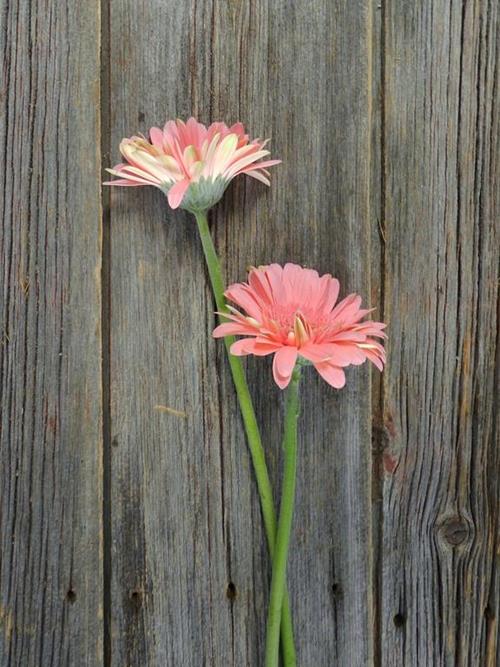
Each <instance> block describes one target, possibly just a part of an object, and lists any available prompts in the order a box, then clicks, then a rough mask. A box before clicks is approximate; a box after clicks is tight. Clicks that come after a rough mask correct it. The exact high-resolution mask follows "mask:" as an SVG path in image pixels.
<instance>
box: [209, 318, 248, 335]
mask: <svg viewBox="0 0 500 667" xmlns="http://www.w3.org/2000/svg"><path fill="white" fill-rule="evenodd" d="M255 333H256V331H255V329H252V327H250V326H248V325H245V324H244V323H243V322H223V323H222V324H219V326H218V327H215V329H214V330H213V332H212V336H213V337H214V338H222V337H223V336H248V334H254V335H255Z"/></svg>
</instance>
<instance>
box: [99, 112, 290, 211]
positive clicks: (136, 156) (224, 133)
mask: <svg viewBox="0 0 500 667" xmlns="http://www.w3.org/2000/svg"><path fill="white" fill-rule="evenodd" d="M149 136H150V138H151V142H149V141H148V140H147V139H145V138H144V137H131V138H130V139H123V140H122V142H121V143H120V152H121V153H122V155H123V157H124V158H125V159H126V160H127V163H125V164H118V165H116V166H115V167H113V169H107V171H108V172H109V173H110V174H113V176H119V177H120V179H119V180H116V181H108V182H106V183H105V185H123V186H139V185H154V186H155V187H157V188H160V190H162V191H163V192H164V193H165V194H167V196H168V203H169V204H170V206H171V207H172V208H178V207H181V208H185V209H187V210H188V211H191V212H192V213H196V212H200V211H207V210H208V209H209V208H211V207H212V206H214V204H216V203H217V202H218V201H219V199H220V198H221V197H222V195H223V194H224V191H225V190H226V188H227V186H228V185H229V183H230V182H231V181H232V179H233V178H234V177H235V176H238V174H248V176H252V177H253V178H256V179H257V180H259V181H262V182H263V183H265V184H266V185H269V178H268V176H269V172H268V171H267V167H271V166H272V165H275V164H279V163H280V162H281V160H265V161H263V162H259V160H261V159H262V158H263V157H266V156H267V155H269V151H268V150H265V149H264V147H265V145H266V144H267V140H266V141H261V140H260V139H254V140H253V141H250V140H249V138H248V135H247V134H245V129H244V127H243V125H242V124H241V123H236V124H235V125H233V126H232V127H227V125H226V124H225V123H212V125H210V127H208V128H207V127H205V125H203V124H202V123H198V121H196V120H195V119H194V118H190V119H189V120H188V121H187V123H184V122H183V121H182V120H176V121H173V120H169V121H168V122H167V123H166V125H165V127H164V128H163V130H160V129H159V128H158V127H152V128H151V130H150V131H149Z"/></svg>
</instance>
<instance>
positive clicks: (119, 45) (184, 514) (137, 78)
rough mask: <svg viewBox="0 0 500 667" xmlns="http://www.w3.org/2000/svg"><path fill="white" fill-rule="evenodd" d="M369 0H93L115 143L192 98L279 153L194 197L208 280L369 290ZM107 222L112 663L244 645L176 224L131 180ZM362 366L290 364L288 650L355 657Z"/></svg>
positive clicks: (205, 658) (363, 431) (237, 549)
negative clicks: (284, 270) (276, 280)
mask: <svg viewBox="0 0 500 667" xmlns="http://www.w3.org/2000/svg"><path fill="white" fill-rule="evenodd" d="M146 9H147V11H146ZM370 14H371V9H370V7H369V5H364V4H363V3H350V2H337V3H335V4H333V3H330V2H327V1H326V0H314V2H312V3H311V2H308V3H288V2H285V1H283V2H281V1H280V2H276V3H274V2H273V3H268V2H265V1H263V2H241V3H230V2H217V3H213V4H212V3H211V2H205V3H195V2H192V3H188V2H186V3H174V2H170V1H169V2H149V3H147V5H146V4H144V3H137V2H129V1H126V2H112V3H111V31H112V32H111V63H112V70H111V109H112V118H111V121H112V144H113V146H114V147H115V151H116V150H117V146H118V143H119V140H120V139H121V137H122V136H125V135H130V134H132V133H136V132H137V131H143V132H146V131H147V130H148V128H149V127H150V126H151V125H153V124H161V123H162V122H163V121H164V120H165V117H172V118H175V117H177V116H179V117H186V116H187V115H189V114H190V113H194V114H196V115H198V116H199V117H200V119H201V120H203V121H205V122H209V121H211V120H217V119H223V120H226V121H227V122H233V121H235V120H237V119H241V120H242V121H243V122H245V124H246V125H247V126H248V128H249V131H250V132H251V133H252V134H253V135H260V136H271V137H272V149H273V153H274V154H275V155H277V156H280V157H282V158H283V160H284V165H283V166H282V167H280V168H278V169H276V170H275V171H274V174H273V185H272V187H271V190H270V191H265V190H264V188H263V187H262V186H261V185H259V184H256V183H251V182H249V181H245V180H244V179H240V181H239V182H237V183H235V184H234V185H233V186H232V187H231V189H230V191H229V192H228V193H227V195H226V198H225V201H224V203H223V204H221V205H220V206H219V208H218V209H217V210H216V211H214V213H213V215H212V218H211V219H212V224H213V226H214V232H215V235H216V241H217V245H218V248H219V251H220V253H221V255H222V256H223V257H224V258H225V267H224V268H225V275H226V278H227V280H228V281H229V280H230V281H234V280H240V279H242V278H244V276H245V268H246V267H247V266H248V265H249V264H259V263H263V262H269V261H281V262H284V261H287V260H293V261H297V262H302V263H305V264H307V265H311V266H315V267H317V268H318V269H319V270H320V271H324V272H326V271H331V272H333V273H334V274H336V275H337V276H338V277H339V278H340V279H341V281H342V284H343V293H344V294H347V293H348V292H349V291H350V290H357V291H359V292H361V293H362V294H363V296H364V297H365V299H367V300H368V299H369V293H370V292H369V290H370V281H369V268H368V264H369V237H370V234H371V226H372V225H373V224H376V222H374V221H373V220H372V216H371V214H370V206H371V205H370V192H369V191H370V174H369V163H370V141H371V134H370V116H371V102H370V99H371V81H370V76H371V64H370V60H371V42H370V38H369V31H370V27H371V17H370ZM138 25H140V26H141V30H140V31H138V30H137V26H138ZM111 222H112V233H111V234H112V266H111V280H112V322H111V351H112V358H111V397H112V425H111V426H112V442H113V448H112V461H111V467H112V475H111V477H112V499H111V509H112V531H113V532H112V570H113V582H112V662H113V664H115V665H122V664H129V665H143V664H182V665H199V664H207V665H223V664H224V665H243V664H244V665H257V664H261V660H262V648H263V641H264V622H265V614H266V607H267V591H268V580H269V567H268V558H267V553H266V547H265V542H264V536H263V532H262V526H261V517H260V510H259V505H258V500H257V494H256V489H255V484H254V480H253V475H252V471H251V466H250V462H249V457H248V452H247V449H246V444H245V440H244V436H243V432H242V428H241V424H240V419H239V415H238V411H237V406H236V403H235V400H234V396H233V391H232V388H231V384H230V381H229V376H228V368H227V364H226V361H225V359H224V356H223V351H222V346H221V345H220V343H216V342H214V341H212V340H211V339H210V338H209V334H210V331H211V329H212V326H213V321H214V318H213V306H212V301H211V297H210V293H209V290H208V289H207V283H206V276H205V271H204V268H203V264H202V255H201V250H200V247H199V243H198V240H197V236H196V233H195V229H194V226H193V221H192V220H191V219H190V218H189V216H186V215H185V214H183V213H181V212H176V213H175V214H172V213H171V212H169V211H167V207H166V203H165V202H164V201H163V197H162V195H161V193H160V192H159V191H153V190H152V189H150V190H147V189H144V190H143V189H135V190H132V189H130V190H126V191H118V190H117V191H113V192H112V193H111ZM248 365H249V374H250V378H251V383H252V387H253V392H254V395H255V398H256V402H257V408H258V412H259V418H260V419H261V421H262V422H263V434H264V437H265V443H266V449H267V452H268V458H269V462H270V465H271V468H272V471H273V477H274V479H275V481H276V482H278V480H279V474H278V471H279V467H280V438H281V427H280V418H281V413H280V410H281V408H282V396H281V394H280V392H279V391H278V390H277V388H276V387H275V386H274V385H273V382H272V378H271V371H270V365H269V364H268V363H266V362H265V361H262V360H250V361H249V364H248ZM216 368H217V374H216V373H215V369H216ZM368 383H369V373H368V370H367V369H362V370H360V369H356V370H355V371H354V372H352V373H351V372H350V373H349V377H348V387H347V389H345V390H344V391H342V392H340V393H337V392H335V391H333V390H332V389H330V388H328V387H327V386H326V385H325V384H324V383H322V382H321V381H320V380H319V379H318V378H317V377H315V376H314V375H313V374H312V372H311V373H310V374H308V375H307V379H306V381H305V383H304V404H303V418H302V424H301V437H302V445H301V451H302V457H301V463H300V482H299V490H298V495H299V497H298V507H299V510H298V513H297V516H296V522H295V532H294V545H293V549H294V555H293V557H292V561H291V563H290V581H291V594H292V603H293V607H294V613H295V618H296V626H297V631H298V637H299V647H298V648H299V656H300V664H302V665H311V666H312V665H314V667H321V666H323V665H324V666H327V665H331V664H332V661H338V663H339V664H370V661H371V659H372V636H371V635H372V617H371V602H372V600H371V584H372V582H371V557H372V556H371V520H370V445H371V443H370V422H369V418H370V392H369V384H368ZM158 405H164V406H167V407H168V408H174V409H176V410H180V411H184V412H185V413H186V416H185V417H184V416H179V415H175V414H172V413H169V412H168V411H165V410H164V409H163V410H162V409H161V408H157V407H155V406H158ZM229 584H231V586H229Z"/></svg>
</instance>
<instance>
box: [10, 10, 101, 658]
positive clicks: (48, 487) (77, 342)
mask: <svg viewBox="0 0 500 667" xmlns="http://www.w3.org/2000/svg"><path fill="white" fill-rule="evenodd" d="M0 21H1V30H0V32H1V42H2V55H3V67H2V74H1V77H2V80H1V85H0V89H1V91H2V100H1V107H2V111H1V120H0V142H1V151H2V155H3V156H4V159H3V169H2V176H1V179H2V223H1V225H2V227H1V236H0V253H1V258H2V259H1V260H0V261H1V264H0V267H1V268H0V272H1V273H0V276H1V287H0V339H1V347H0V364H1V365H0V373H1V379H0V382H1V384H0V402H1V406H2V407H1V419H0V442H1V451H0V456H1V465H0V494H1V507H2V511H1V516H0V530H1V535H0V557H1V565H0V567H1V570H0V575H1V576H0V595H1V601H0V605H1V606H0V625H1V628H0V663H1V664H2V665H9V666H10V665H12V666H14V665H16V666H17V665H30V666H31V665H33V666H34V665H92V667H95V665H98V664H101V663H102V567H101V561H102V557H101V556H102V549H101V542H102V535H101V498H102V496H101V456H102V451H101V392H100V386H101V374H100V218H99V216H100V204H99V178H100V174H99V170H100V154H99V153H100V148H99V39H98V37H96V35H97V36H98V34H99V17H98V5H97V4H96V3H80V4H78V5H72V6H71V8H70V7H69V6H68V5H67V4H66V3H54V2H49V1H43V2H38V3H30V2H7V3H4V5H3V9H2V13H1V18H0Z"/></svg>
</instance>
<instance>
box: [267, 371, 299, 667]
mask: <svg viewBox="0 0 500 667" xmlns="http://www.w3.org/2000/svg"><path fill="white" fill-rule="evenodd" d="M299 381H300V366H299V365H297V366H296V367H295V369H294V371H293V374H292V379H291V381H290V385H289V387H288V389H287V397H286V413H285V435H284V439H283V449H284V453H285V466H284V471H283V487H282V491H281V503H280V516H279V520H278V532H277V535H276V544H275V547H274V558H273V576H272V581H271V596H270V600H269V612H268V617H267V634H266V663H265V665H266V667H278V661H279V628H280V617H281V607H282V604H283V600H284V597H283V596H284V591H285V585H286V563H287V558H288V545H289V543H290V533H291V530H292V519H293V505H294V499H295V478H296V470H297V420H298V416H299Z"/></svg>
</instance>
